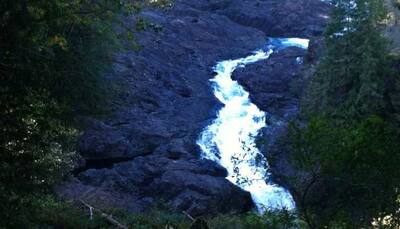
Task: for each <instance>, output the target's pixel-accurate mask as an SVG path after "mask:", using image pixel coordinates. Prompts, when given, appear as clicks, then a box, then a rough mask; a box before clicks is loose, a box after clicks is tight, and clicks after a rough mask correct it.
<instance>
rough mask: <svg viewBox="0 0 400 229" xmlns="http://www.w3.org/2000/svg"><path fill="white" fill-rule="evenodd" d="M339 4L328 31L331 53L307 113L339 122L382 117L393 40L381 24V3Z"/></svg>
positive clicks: (367, 0)
mask: <svg viewBox="0 0 400 229" xmlns="http://www.w3.org/2000/svg"><path fill="white" fill-rule="evenodd" d="M352 2H353V1H342V0H338V1H334V3H335V4H336V5H337V7H336V8H335V9H334V10H333V13H332V19H331V22H330V24H329V25H328V27H327V30H326V33H325V38H326V44H327V45H326V51H325V55H324V57H323V59H322V60H321V63H320V64H319V66H318V68H317V72H316V75H315V77H314V79H313V81H312V82H311V86H310V90H309V96H308V102H307V103H306V109H304V110H305V111H306V112H308V113H323V114H326V115H330V116H332V117H336V118H337V119H341V120H346V119H359V118H365V117H368V116H369V115H382V113H383V112H382V111H384V110H385V109H386V108H387V103H386V102H385V100H384V97H385V88H384V84H385V78H387V77H389V76H390V74H391V71H390V61H389V59H388V53H389V52H388V48H387V46H388V45H387V44H388V42H387V40H386V39H385V38H384V36H383V32H382V26H381V25H380V22H381V21H382V20H383V19H384V18H385V16H386V11H385V9H384V5H383V1H381V0H357V1H354V2H355V3H356V4H357V7H354V4H353V3H352Z"/></svg>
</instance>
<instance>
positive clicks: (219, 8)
mask: <svg viewBox="0 0 400 229" xmlns="http://www.w3.org/2000/svg"><path fill="white" fill-rule="evenodd" d="M328 8H329V7H328V5H327V4H326V3H322V2H321V1H319V0H296V1H295V0H282V1H275V0H260V1H252V0H207V1H205V0H202V1H198V0H176V1H174V6H173V7H172V9H169V10H167V11H161V10H155V9H145V10H144V11H143V13H142V14H143V16H144V17H146V18H147V19H148V20H149V21H150V22H152V23H155V24H158V25H160V26H161V28H162V30H161V31H160V32H154V31H143V32H140V33H138V34H137V38H138V42H139V43H140V44H141V45H142V46H143V48H142V49H141V50H140V51H125V52H121V53H118V54H116V57H115V60H114V65H113V66H114V72H113V73H112V74H110V75H109V78H110V79H114V80H116V81H117V80H118V81H120V83H121V84H123V85H125V86H126V88H128V90H127V91H126V92H124V93H122V94H121V95H120V100H121V101H116V103H115V104H124V105H123V106H121V105H118V106H117V105H114V106H113V107H112V110H113V111H115V112H114V113H113V115H112V116H110V117H108V118H107V119H105V120H102V121H99V120H90V121H88V122H86V124H85V125H89V126H90V127H89V128H88V129H87V130H86V131H85V133H84V134H83V135H82V137H81V138H80V143H79V150H80V152H81V154H82V156H83V158H84V159H86V160H87V161H90V162H91V163H92V162H93V163H96V162H102V163H103V162H104V161H106V160H108V161H111V162H112V163H110V164H108V165H107V166H104V167H102V166H101V165H102V164H99V165H98V166H91V167H89V168H90V169H88V170H86V171H82V172H80V173H79V174H78V175H77V178H76V179H74V180H73V181H70V182H67V183H66V184H64V185H62V186H60V187H58V193H59V194H60V195H61V196H64V197H66V198H72V199H85V200H87V201H88V202H91V203H96V206H98V207H101V206H105V207H110V206H113V207H122V208H125V209H128V210H130V211H143V210H145V209H147V208H149V207H151V206H152V204H154V203H156V202H157V201H159V200H161V199H163V200H164V201H165V202H167V203H169V205H170V206H172V207H173V208H175V209H177V210H185V211H187V212H189V213H190V214H192V215H193V216H197V215H203V214H209V215H212V214H218V213H229V212H244V211H247V210H249V209H251V208H252V207H253V203H252V201H251V198H250V194H249V193H248V192H245V191H243V190H241V189H239V188H238V187H236V186H235V185H233V184H232V183H230V182H229V181H228V180H227V179H225V176H226V170H225V169H224V168H222V167H221V166H218V165H217V164H215V163H214V162H211V161H207V160H201V159H199V148H198V146H197V145H196V139H197V138H198V135H199V133H200V131H201V130H202V129H203V128H204V127H205V126H206V125H208V124H209V123H210V121H211V120H212V119H213V118H215V116H216V110H217V109H218V108H219V107H220V106H221V104H219V103H218V101H217V99H216V98H215V97H214V95H213V93H212V88H211V87H210V83H209V81H208V80H209V79H210V78H212V77H213V72H212V66H213V65H214V64H215V63H216V62H217V61H219V60H225V59H234V58H239V57H244V56H246V55H247V54H249V53H250V52H251V51H253V50H255V49H258V48H260V47H263V46H264V45H265V43H266V40H267V36H279V37H289V36H298V37H314V36H318V35H320V34H321V31H322V30H323V26H324V25H325V23H326V14H327V11H328ZM126 24H127V25H126V26H127V27H132V28H133V27H134V26H135V18H133V17H132V18H127V20H126ZM128 45H129V43H127V46H128ZM304 55H305V52H304V51H302V50H300V49H296V48H293V49H287V50H284V51H282V52H279V53H276V54H274V55H273V56H272V57H271V59H270V60H268V61H264V62H259V63H256V64H254V65H249V66H248V67H246V69H242V70H238V72H236V73H235V75H234V77H235V78H237V79H238V80H239V82H240V83H241V84H242V85H244V87H245V88H246V89H247V90H248V91H250V95H251V99H252V100H253V102H254V103H255V104H257V105H258V106H259V107H260V108H261V109H263V110H265V111H268V112H269V113H270V114H271V116H273V117H274V118H275V119H277V120H288V117H289V116H292V114H296V112H297V109H298V101H297V98H296V97H295V96H293V95H292V94H290V83H291V82H292V81H293V79H295V78H298V77H299V74H300V68H301V66H300V65H299V64H298V63H297V62H296V58H297V57H302V56H304ZM272 123H275V122H272ZM270 130H271V131H274V130H273V129H270ZM271 133H272V134H271V135H273V133H274V132H271ZM125 160H129V161H126V162H120V161H125Z"/></svg>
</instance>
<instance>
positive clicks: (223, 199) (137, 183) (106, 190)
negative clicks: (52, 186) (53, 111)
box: [61, 155, 253, 216]
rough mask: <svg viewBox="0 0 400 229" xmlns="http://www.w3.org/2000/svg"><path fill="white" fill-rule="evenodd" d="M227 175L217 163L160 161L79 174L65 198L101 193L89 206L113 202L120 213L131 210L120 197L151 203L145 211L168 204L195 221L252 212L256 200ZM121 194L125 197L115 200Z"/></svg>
mask: <svg viewBox="0 0 400 229" xmlns="http://www.w3.org/2000/svg"><path fill="white" fill-rule="evenodd" d="M226 175H227V172H226V170H225V169H224V168H222V167H221V166H219V165H218V164H216V163H214V162H212V161H208V160H199V159H191V160H189V161H187V160H170V159H168V158H166V157H161V156H157V155H154V156H146V157H138V158H136V159H134V160H133V161H129V162H123V163H118V164H115V165H114V167H113V168H112V169H98V170H96V169H89V170H87V171H85V172H82V173H81V174H79V176H78V179H79V180H76V181H75V182H72V183H68V184H66V185H65V189H66V190H68V191H65V190H63V191H61V192H62V193H63V195H64V196H65V197H67V198H77V197H76V196H75V193H76V192H77V191H73V190H81V189H88V190H96V191H95V192H93V193H92V194H90V198H88V201H94V202H96V203H97V202H100V203H102V202H105V203H103V204H106V203H107V202H110V203H113V204H114V205H116V206H117V207H126V205H125V204H126V203H118V202H117V201H119V198H120V196H130V198H129V199H130V200H131V201H133V202H135V203H136V205H137V204H138V203H139V202H140V200H142V199H147V201H146V202H145V205H143V206H140V207H138V208H139V209H146V208H147V207H149V206H151V204H155V201H157V200H158V201H159V200H164V201H166V202H167V203H169V204H170V206H172V207H173V208H175V209H177V210H184V211H187V212H188V213H189V214H191V215H193V216H198V215H205V214H207V215H213V214H218V213H231V212H236V213H240V212H245V211H248V210H250V209H251V208H252V207H253V203H252V201H251V197H250V194H249V193H247V192H244V191H242V190H241V189H240V188H238V187H237V186H235V185H233V184H232V183H230V182H229V181H228V180H226V179H225V176H226ZM85 192H86V191H85ZM88 192H90V191H88ZM115 193H119V195H117V197H116V198H113V197H112V195H113V194H115ZM105 197H106V200H104V198H105ZM79 198H86V197H85V196H83V197H79ZM134 205H135V204H133V203H132V206H134Z"/></svg>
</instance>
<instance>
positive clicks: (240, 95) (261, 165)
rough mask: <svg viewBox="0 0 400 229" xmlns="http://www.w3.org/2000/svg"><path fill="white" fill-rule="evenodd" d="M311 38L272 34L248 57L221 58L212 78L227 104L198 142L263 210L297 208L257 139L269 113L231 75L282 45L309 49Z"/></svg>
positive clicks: (281, 47)
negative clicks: (272, 173)
mask: <svg viewBox="0 0 400 229" xmlns="http://www.w3.org/2000/svg"><path fill="white" fill-rule="evenodd" d="M308 42H309V41H308V40H307V39H300V38H282V39H278V38H271V39H269V41H268V43H267V47H266V48H265V49H261V50H258V51H255V52H254V53H252V54H251V55H249V56H247V57H244V58H240V59H235V60H224V61H221V62H218V63H217V64H216V66H215V67H214V72H215V73H216V75H215V77H214V78H213V79H211V80H210V81H211V83H212V87H213V91H214V95H215V97H216V98H217V99H218V100H219V101H221V103H222V104H223V105H224V106H223V107H222V108H221V109H220V110H219V111H218V113H217V118H216V119H215V120H214V121H213V122H212V123H211V124H210V125H209V126H207V127H206V128H205V129H204V131H203V132H202V133H201V134H200V137H199V139H198V141H197V144H198V145H199V146H200V148H201V150H202V157H203V158H205V159H209V160H213V161H215V162H217V163H219V164H220V165H221V166H223V167H225V168H226V169H227V171H228V177H227V179H228V180H230V181H231V182H232V183H234V184H236V185H237V186H239V187H241V188H242V189H244V190H246V191H248V192H250V193H251V196H252V198H253V201H254V203H255V204H256V206H257V209H258V211H260V212H263V211H264V210H265V209H289V210H290V209H294V208H295V203H294V201H293V198H292V196H291V195H290V193H289V192H288V191H287V190H286V189H284V188H282V187H280V186H278V185H276V184H273V183H271V181H270V179H268V178H269V176H270V174H269V173H268V162H267V161H266V160H265V158H264V156H263V155H262V154H261V153H260V151H259V149H257V146H256V143H255V140H256V137H257V135H258V133H259V131H260V130H261V129H262V128H264V127H266V120H265V118H266V113H265V112H263V111H261V110H260V109H259V108H258V107H257V106H256V105H255V104H253V103H252V102H251V101H250V98H249V93H248V92H247V91H246V90H245V89H244V88H243V87H242V86H241V85H240V84H239V83H238V82H237V81H235V80H232V78H231V76H232V73H233V72H234V71H235V69H237V68H244V67H245V66H246V65H248V64H252V63H255V62H257V61H261V60H266V59H268V58H269V57H270V55H271V54H272V53H273V52H276V51H278V50H280V49H284V48H286V47H290V46H292V47H293V46H295V47H300V48H303V49H307V48H308Z"/></svg>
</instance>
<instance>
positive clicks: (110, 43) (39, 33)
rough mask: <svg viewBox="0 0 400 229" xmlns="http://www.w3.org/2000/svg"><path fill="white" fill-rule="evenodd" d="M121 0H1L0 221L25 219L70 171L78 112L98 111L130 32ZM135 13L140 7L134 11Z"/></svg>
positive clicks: (14, 221) (7, 223) (11, 221)
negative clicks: (123, 23)
mask: <svg viewBox="0 0 400 229" xmlns="http://www.w3.org/2000/svg"><path fill="white" fill-rule="evenodd" d="M130 6H131V5H127V4H126V3H122V2H120V1H107V0H99V1H89V0H74V1H70V0H54V1H47V0H38V1H27V0H17V1H11V0H4V1H1V2H0V81H1V83H0V114H1V116H0V126H1V128H0V151H1V154H0V202H1V205H0V218H1V219H8V220H7V222H2V224H0V225H1V226H3V224H5V225H6V226H9V227H14V226H13V225H15V224H19V223H21V222H23V221H24V220H23V218H26V211H25V210H26V209H27V208H31V207H32V204H33V203H32V201H33V200H35V199H37V198H40V195H41V194H43V193H46V192H48V191H49V190H50V188H51V186H52V185H53V184H54V183H56V182H57V181H58V180H59V179H60V178H61V177H62V176H63V175H64V173H66V172H67V171H68V170H69V168H70V166H71V164H72V161H71V156H72V154H73V152H74V149H73V145H74V141H75V137H76V135H77V134H78V130H76V128H75V125H73V124H74V123H73V120H74V117H75V115H76V114H80V115H82V114H87V113H93V112H99V111H100V110H101V109H100V108H101V107H104V104H105V99H103V98H105V97H107V96H106V95H107V94H112V93H107V92H108V89H109V88H108V87H106V86H105V85H109V83H105V78H104V77H103V76H104V73H105V71H107V70H108V69H107V66H109V65H110V57H111V54H112V52H113V51H115V50H116V49H117V48H118V47H119V39H121V36H125V33H116V32H115V26H116V25H118V22H119V20H120V18H121V15H123V14H128V13H130V12H131V10H132V9H137V8H138V7H133V6H131V7H130ZM137 10H138V9H137Z"/></svg>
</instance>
